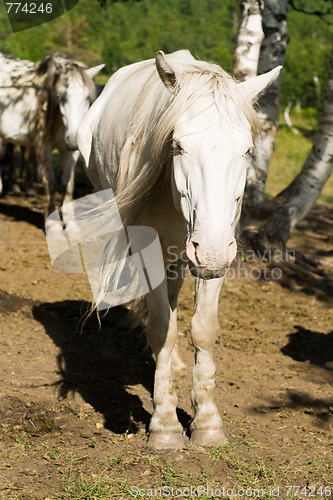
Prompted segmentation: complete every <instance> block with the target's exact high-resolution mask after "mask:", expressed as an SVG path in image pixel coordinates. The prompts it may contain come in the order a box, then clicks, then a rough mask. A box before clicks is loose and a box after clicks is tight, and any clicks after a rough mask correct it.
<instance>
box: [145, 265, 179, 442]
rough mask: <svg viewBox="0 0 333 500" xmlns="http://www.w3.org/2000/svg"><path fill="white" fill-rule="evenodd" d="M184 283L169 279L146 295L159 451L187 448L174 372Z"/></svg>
mask: <svg viewBox="0 0 333 500" xmlns="http://www.w3.org/2000/svg"><path fill="white" fill-rule="evenodd" d="M180 270H181V268H179V272H180ZM182 282H183V279H182V277H181V276H180V275H178V276H177V277H176V279H175V280H169V281H168V283H167V281H166V280H165V281H164V282H163V283H162V284H161V285H160V286H159V287H158V288H156V289H155V290H153V291H152V292H150V293H149V294H148V295H147V296H146V298H147V303H148V325H147V339H148V342H149V344H150V346H151V348H152V350H153V353H154V355H155V359H156V369H155V383H154V397H153V400H154V413H153V416H152V419H151V422H150V426H149V431H150V436H149V444H150V445H151V446H153V447H154V448H157V449H163V448H183V447H184V440H183V435H182V433H183V428H182V426H181V424H180V423H179V421H178V418H177V413H176V407H177V395H176V392H175V390H174V388H173V385H172V370H171V364H172V353H173V351H174V348H175V345H176V341H177V297H178V292H179V290H180V287H181V284H182Z"/></svg>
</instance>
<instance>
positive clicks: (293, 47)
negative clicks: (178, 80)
mask: <svg viewBox="0 0 333 500" xmlns="http://www.w3.org/2000/svg"><path fill="white" fill-rule="evenodd" d="M106 3H107V7H106V8H102V7H101V6H100V4H99V3H98V2H97V1H96V0H80V1H79V3H78V5H77V6H76V7H75V8H74V9H73V10H71V11H70V12H69V13H67V14H66V15H65V16H62V17H60V18H58V19H55V20H54V21H51V22H49V23H47V24H44V25H41V26H38V27H35V28H31V29H29V30H26V31H22V32H18V33H15V34H12V33H11V31H10V26H9V22H8V20H7V17H6V13H5V10H4V9H0V32H1V35H2V36H1V40H0V51H2V52H4V53H10V54H12V55H14V56H17V57H21V58H23V59H31V60H40V59H41V58H42V57H43V56H44V55H45V54H46V53H49V52H54V51H60V52H62V53H64V54H65V55H69V56H72V57H75V58H77V59H81V60H83V61H85V62H86V63H87V64H89V65H91V64H96V63H100V62H101V61H104V62H105V63H106V68H105V71H104V77H103V75H100V77H99V83H105V81H106V79H107V76H108V75H110V74H111V73H112V72H114V71H116V70H117V69H118V68H119V67H121V66H124V65H126V64H129V63H132V62H135V61H138V60H141V59H147V58H151V57H153V56H154V54H155V53H156V51H157V50H158V49H163V50H164V51H165V52H172V51H174V50H178V49H182V48H187V49H189V50H190V51H191V52H192V53H193V54H194V55H196V56H197V57H199V58H201V59H205V60H213V61H215V62H217V63H219V64H220V65H222V66H223V67H224V69H226V70H227V71H229V72H230V71H232V55H233V52H234V47H235V44H236V41H237V35H238V30H239V23H240V0H223V1H221V0H168V1H167V2H165V1H163V0H141V1H140V2H138V1H135V0H127V1H125V2H116V3H114V2H113V1H111V0H109V1H108V2H106ZM300 3H301V6H302V8H304V9H306V10H308V11H314V10H318V9H319V10H320V9H324V7H325V2H324V0H318V1H317V0H303V1H302V2H300ZM288 32H289V35H290V42H289V46H288V49H287V55H286V60H285V66H284V72H283V94H282V104H283V105H286V104H287V103H288V102H290V103H291V104H293V105H295V104H297V103H298V104H300V105H301V106H302V107H305V106H306V107H309V106H311V107H318V106H320V105H321V102H322V96H323V87H324V84H325V80H326V75H327V68H328V60H329V53H330V49H331V40H332V34H333V26H332V25H331V26H330V25H328V24H326V23H325V22H323V21H322V20H321V19H319V18H318V17H316V16H307V15H305V14H302V13H300V12H295V11H294V10H293V9H292V8H289V13H288ZM314 77H315V80H316V78H317V77H318V84H316V83H315V80H314Z"/></svg>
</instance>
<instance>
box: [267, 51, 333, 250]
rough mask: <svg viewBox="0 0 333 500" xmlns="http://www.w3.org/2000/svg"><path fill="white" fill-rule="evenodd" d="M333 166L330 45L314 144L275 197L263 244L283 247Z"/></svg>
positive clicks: (332, 54)
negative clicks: (288, 183)
mask: <svg viewBox="0 0 333 500" xmlns="http://www.w3.org/2000/svg"><path fill="white" fill-rule="evenodd" d="M332 170H333V48H332V52H331V59H330V66H329V73H328V79H327V83H326V91H325V98H324V104H323V111H322V114H321V117H320V119H319V126H318V132H317V134H316V137H315V140H314V145H313V147H312V150H311V151H310V153H309V156H308V157H307V159H306V161H305V163H304V165H303V167H302V170H301V172H300V173H299V174H298V175H297V177H296V178H295V179H294V180H293V181H292V183H291V184H290V185H289V186H288V187H287V188H286V189H285V190H283V191H282V192H281V193H280V194H278V195H277V197H276V198H275V200H274V203H275V207H276V208H275V209H274V211H273V213H272V215H271V216H270V217H269V219H268V221H267V222H266V224H265V226H264V227H263V228H262V229H261V231H260V232H259V237H258V243H259V246H260V247H262V248H268V247H271V248H272V249H273V250H274V249H279V248H283V247H284V246H285V244H286V242H287V239H288V238H289V235H290V233H291V231H292V229H293V228H294V227H295V226H296V225H297V224H298V223H299V222H300V221H301V220H302V219H304V217H305V216H306V215H307V213H308V212H309V211H310V209H311V208H312V207H313V205H314V204H315V202H316V200H317V198H318V197H319V195H320V193H321V191H322V189H323V187H324V185H325V183H326V181H327V179H328V178H329V176H330V175H331V173H332Z"/></svg>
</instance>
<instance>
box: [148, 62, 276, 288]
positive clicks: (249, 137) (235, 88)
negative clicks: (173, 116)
mask: <svg viewBox="0 0 333 500" xmlns="http://www.w3.org/2000/svg"><path fill="white" fill-rule="evenodd" d="M156 65H157V70H158V73H159V75H160V78H161V79H162V81H163V83H164V84H165V86H166V87H167V88H168V90H169V91H170V92H173V93H175V100H178V101H179V105H183V103H184V101H185V100H184V96H183V97H182V96H181V94H182V93H183V94H186V96H187V105H185V106H184V108H183V111H182V113H181V115H180V117H179V118H178V119H177V122H176V124H175V127H174V131H173V144H172V149H173V151H172V153H173V169H172V172H173V176H172V182H173V186H172V187H173V197H174V202H175V204H176V207H177V208H179V210H181V212H182V214H183V216H184V217H185V219H186V221H187V224H188V237H187V242H186V253H187V257H188V259H189V262H190V269H191V272H192V274H194V275H195V276H199V277H201V278H205V279H210V278H216V277H220V276H223V275H224V273H225V271H226V269H227V267H228V266H229V265H230V264H231V262H232V261H233V260H234V258H235V256H236V253H237V245H236V240H235V229H236V226H237V223H238V220H239V217H240V212H241V205H242V199H243V193H244V188H245V181H246V171H247V160H246V158H247V156H248V155H249V154H250V153H251V150H252V147H253V132H254V128H255V125H256V115H255V112H254V110H253V107H252V102H253V100H254V99H255V98H256V97H257V96H258V94H260V93H261V92H262V91H263V90H264V89H265V87H266V86H267V85H268V84H269V83H270V82H271V81H272V80H274V79H275V78H276V77H277V76H278V74H279V71H280V69H281V68H276V69H274V70H272V71H270V72H269V73H266V74H264V75H261V76H258V77H256V78H254V79H252V80H250V81H247V82H244V83H236V82H235V81H234V80H232V79H231V78H230V77H229V76H228V75H227V74H226V73H224V72H223V71H222V70H221V69H220V68H219V69H218V67H216V66H214V68H215V71H214V72H213V73H212V72H210V74H209V71H206V72H205V71H202V68H201V71H199V68H198V69H197V71H195V69H194V72H193V71H192V73H191V71H189V72H188V73H183V74H182V75H180V76H178V75H177V74H176V72H175V71H174V70H173V68H172V67H171V66H170V65H169V63H168V62H167V60H166V58H165V56H164V54H163V53H158V55H157V57H156ZM194 68H195V66H194ZM177 94H178V95H177Z"/></svg>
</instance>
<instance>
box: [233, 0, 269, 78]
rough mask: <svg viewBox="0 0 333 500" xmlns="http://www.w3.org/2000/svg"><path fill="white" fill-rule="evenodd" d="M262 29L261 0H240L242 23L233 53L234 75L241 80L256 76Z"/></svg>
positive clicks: (262, 36)
mask: <svg viewBox="0 0 333 500" xmlns="http://www.w3.org/2000/svg"><path fill="white" fill-rule="evenodd" d="M263 38H264V32H263V30H262V0H242V23H241V26H240V29H239V34H238V39H237V47H236V50H235V54H234V77H235V78H236V79H237V80H239V81H240V82H243V81H245V80H248V79H249V78H254V77H255V76H257V71H258V61H259V53H260V46H261V42H262V40H263Z"/></svg>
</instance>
